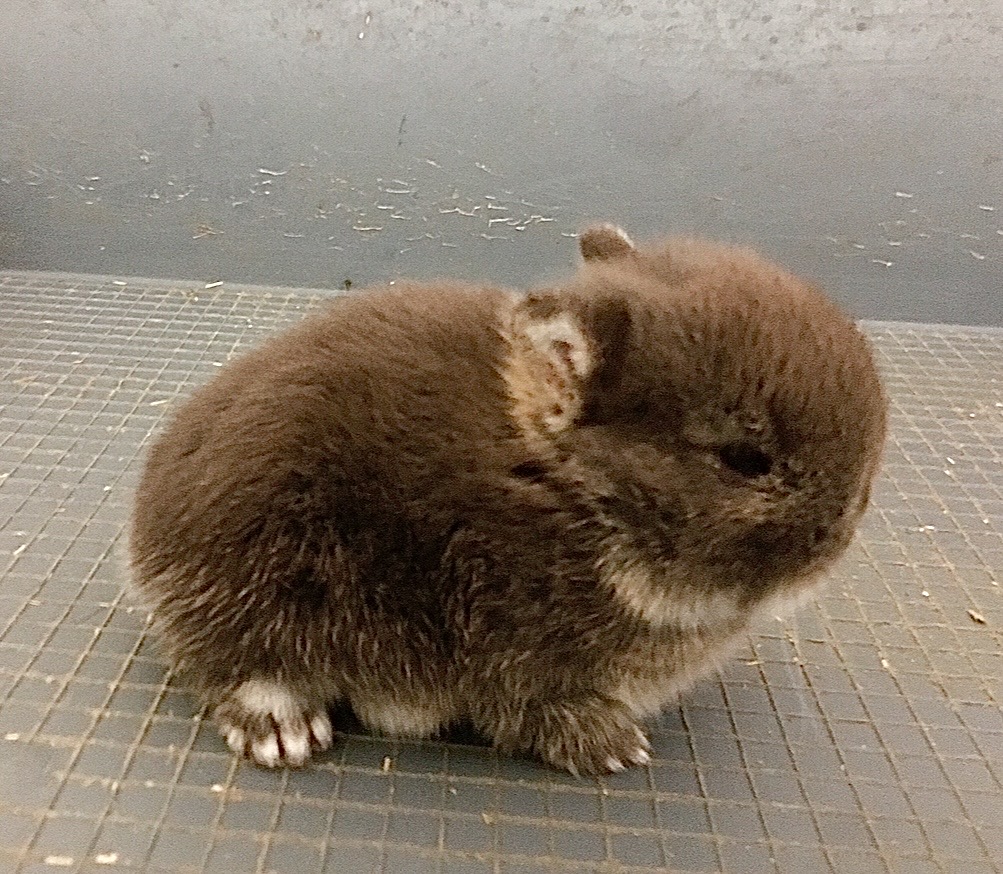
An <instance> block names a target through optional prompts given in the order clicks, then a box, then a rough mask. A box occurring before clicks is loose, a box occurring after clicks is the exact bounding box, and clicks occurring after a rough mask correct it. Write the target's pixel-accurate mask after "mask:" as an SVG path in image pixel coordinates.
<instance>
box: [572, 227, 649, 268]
mask: <svg viewBox="0 0 1003 874" xmlns="http://www.w3.org/2000/svg"><path fill="white" fill-rule="evenodd" d="M578 248H579V249H580V250H581V253H582V257H583V258H584V259H585V260H586V261H606V260H608V259H610V258H621V257H623V256H624V255H630V254H632V253H633V252H635V251H637V250H636V249H635V248H634V243H633V241H632V240H631V239H630V237H628V236H627V233H626V231H624V230H623V228H619V227H617V226H616V225H608V224H607V225H595V226H593V227H591V228H587V229H586V230H584V231H582V234H581V236H580V237H579V238H578Z"/></svg>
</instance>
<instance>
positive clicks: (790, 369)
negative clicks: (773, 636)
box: [131, 226, 885, 773]
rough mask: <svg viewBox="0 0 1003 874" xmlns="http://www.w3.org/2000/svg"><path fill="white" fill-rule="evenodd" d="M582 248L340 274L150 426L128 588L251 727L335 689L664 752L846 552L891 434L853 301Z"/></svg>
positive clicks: (382, 721) (550, 743)
mask: <svg viewBox="0 0 1003 874" xmlns="http://www.w3.org/2000/svg"><path fill="white" fill-rule="evenodd" d="M581 249H582V253H583V255H584V256H585V264H584V265H583V267H582V269H581V271H580V272H579V274H578V275H577V276H576V277H575V278H573V279H572V280H570V281H569V282H567V283H564V284H561V285H558V286H555V287H553V288H544V289H540V290H538V291H535V292H532V293H529V294H517V293H514V292H509V291H504V290H500V289H493V288H472V287H468V286H460V285H448V284H436V285H407V284H405V285H398V286H396V287H393V288H389V287H388V288H384V289H377V290H373V291H370V292H367V293H362V294H355V295H351V296H346V297H343V298H340V299H338V300H336V301H335V302H333V303H332V304H331V305H330V306H329V307H327V308H326V309H325V310H324V311H322V312H320V313H318V314H316V315H313V316H311V317H308V318H307V319H305V320H304V321H303V322H302V323H301V324H299V325H297V326H295V327H293V328H292V329H290V330H288V331H286V332H284V333H281V334H279V335H278V336H275V337H273V338H272V339H270V340H268V341H267V342H265V343H264V344H263V345H262V346H261V347H259V348H258V349H257V350H255V351H252V352H251V353H249V354H247V355H245V356H243V357H241V358H238V359H236V360H234V361H232V362H230V363H229V364H227V365H226V367H224V368H223V369H222V370H221V372H220V373H219V374H218V375H217V377H216V378H215V379H213V380H212V381H211V382H210V383H209V384H208V385H206V386H204V387H203V388H202V389H200V390H199V391H197V392H196V393H195V394H194V396H193V397H192V398H191V399H190V400H188V401H187V402H186V403H185V404H184V405H183V406H182V407H181V409H180V410H179V412H178V413H177V414H176V416H175V417H174V419H173V421H171V423H170V424H169V425H168V427H167V428H166V430H165V432H164V433H163V435H162V436H161V437H160V438H159V439H158V440H157V441H156V442H155V444H154V446H153V448H152V450H151V451H150V454H149V458H148V461H147V466H146V468H145V471H144V474H143V477H142V481H141V483H140V487H139V491H138V495H137V500H136V509H135V514H134V521H133V528H132V536H131V555H132V566H133V577H134V585H135V587H136V589H137V590H138V592H139V594H140V596H141V597H142V598H143V599H144V600H145V601H146V602H147V603H148V604H149V605H150V609H151V612H152V616H153V618H154V621H155V623H156V625H157V626H158V628H159V632H160V635H161V636H162V638H163V640H164V641H165V643H166V646H167V650H168V653H169V656H170V659H171V661H172V663H173V664H174V666H175V667H176V668H178V669H179V670H180V671H181V672H182V673H183V675H184V676H185V678H186V679H187V680H188V682H189V683H190V684H191V685H192V687H193V688H194V690H195V691H196V693H197V694H198V695H199V696H200V697H201V699H202V701H203V702H204V703H206V704H208V705H210V707H211V708H212V709H213V714H214V718H215V719H216V721H217V723H218V725H219V727H220V730H221V731H222V733H223V735H224V737H226V739H227V741H228V742H229V744H230V745H231V747H233V748H234V749H235V750H237V751H239V752H243V753H247V754H249V755H251V756H252V757H253V758H254V759H255V760H256V761H258V762H260V763H262V764H266V765H277V764H290V765H299V764H302V763H303V762H305V761H306V760H307V759H308V757H309V756H310V754H311V752H312V751H313V750H316V749H318V748H320V749H322V748H325V747H327V746H328V745H329V744H330V743H331V741H332V736H333V730H332V725H331V722H330V719H329V716H328V711H329V708H330V706H331V705H333V704H335V703H338V702H344V703H348V704H349V705H350V706H351V707H352V708H353V709H354V711H355V712H356V714H357V715H358V716H359V718H360V719H361V720H362V721H363V722H364V723H366V724H367V725H369V726H371V727H372V728H374V729H376V730H379V731H383V732H387V733H391V734H398V735H411V736H426V735H430V734H434V733H435V732H437V731H438V730H439V729H440V728H443V727H445V726H447V725H448V724H450V723H452V722H454V721H457V720H469V721H470V722H472V723H473V725H474V726H475V727H476V728H477V729H479V730H480V731H481V732H483V733H484V734H485V735H486V736H488V737H489V738H491V739H492V740H493V741H494V743H495V744H496V745H497V746H498V747H499V748H501V749H503V750H507V751H512V752H525V753H531V754H535V755H536V756H539V757H540V758H542V759H544V760H545V761H547V762H549V763H551V764H552V765H555V766H557V767H562V768H567V769H569V770H571V771H573V772H579V773H602V772H606V771H615V770H620V769H621V768H623V767H625V766H627V765H629V764H631V763H643V762H646V761H647V760H648V756H649V748H648V742H647V739H646V737H645V735H644V732H643V730H642V728H641V723H640V720H641V719H642V718H643V717H644V716H646V715H648V714H651V713H654V712H657V710H658V709H659V708H660V707H661V706H662V705H664V704H665V703H666V702H668V701H669V700H671V699H672V698H673V696H675V695H676V694H678V692H679V691H680V690H681V689H682V688H684V687H685V686H687V685H688V684H690V683H692V682H693V681H694V680H695V679H697V678H698V677H699V676H700V675H701V674H704V673H706V672H707V671H708V670H711V669H712V668H713V667H714V666H716V665H717V664H718V663H719V662H720V661H721V659H722V658H723V657H724V656H725V655H726V654H727V652H728V649H729V646H730V645H731V644H732V643H733V642H735V641H736V640H741V638H742V635H743V634H744V632H745V630H746V629H747V627H748V624H749V622H750V620H751V619H752V618H753V617H754V616H755V615H756V614H757V612H758V611H759V610H762V609H765V608H766V606H767V605H773V604H776V603H777V602H778V601H780V602H783V601H793V600H795V599H797V598H799V597H802V596H803V595H804V593H805V592H806V591H810V590H811V589H812V587H813V586H814V584H815V581H816V580H817V579H818V577H819V575H820V573H821V572H822V571H823V570H824V569H825V568H826V567H827V566H828V565H829V564H831V562H832V561H833V560H834V559H835V558H836V557H837V556H838V555H839V554H840V553H841V552H842V551H843V549H844V548H845V547H846V545H847V543H848V542H849V540H850V538H851V536H852V533H853V530H854V527H855V525H856V522H857V521H858V519H859V517H860V514H861V513H862V512H863V509H864V507H865V505H866V502H867V499H868V493H869V487H870V483H871V481H872V479H873V477H874V475H875V472H876V470H877V467H878V461H879V456H880V452H881V446H882V441H883V437H884V429H885V401H884V396H883V393H882V390H881V386H880V383H879V380H878V377H877V375H876V371H875V368H874V364H873V360H872V357H871V354H870V351H869V347H868V344H867V343H866V341H865V340H864V338H863V337H862V336H861V334H860V333H859V331H858V330H857V329H856V327H855V326H854V325H853V324H852V323H851V322H850V321H849V320H847V319H846V318H845V317H844V316H843V315H842V314H841V313H840V312H839V311H838V310H837V309H836V308H835V307H834V306H833V305H832V304H831V303H829V302H828V301H827V300H826V299H825V298H824V297H823V296H822V295H821V294H820V293H818V292H816V291H814V290H813V289H812V288H810V287H809V286H807V285H806V284H805V283H803V282H801V281H800V280H798V279H796V278H795V277H793V276H791V275H790V274H788V273H786V272H785V271H783V270H782V269H780V268H778V267H776V266H774V265H772V264H770V263H768V262H766V261H764V260H762V259H760V258H759V257H758V256H756V255H755V254H753V253H751V252H747V251H744V250H734V249H729V248H725V247H719V246H714V245H711V244H706V243H701V242H696V241H689V240H675V241H670V242H668V243H663V244H660V245H657V246H653V247H651V248H642V249H637V248H635V247H634V245H633V244H632V243H631V242H630V241H629V240H628V239H627V238H626V236H625V235H624V234H623V233H622V232H620V231H619V230H618V229H614V228H612V227H610V226H603V227H598V228H593V229H591V230H589V231H587V232H586V233H585V234H583V236H582V238H581Z"/></svg>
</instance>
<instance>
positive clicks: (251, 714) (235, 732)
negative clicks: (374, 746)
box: [213, 680, 334, 768]
mask: <svg viewBox="0 0 1003 874" xmlns="http://www.w3.org/2000/svg"><path fill="white" fill-rule="evenodd" d="M213 718H214V719H215V721H216V724H217V726H218V727H219V730H220V733H221V734H222V735H223V737H224V738H225V739H226V742H227V744H228V745H229V746H230V749H232V750H233V751H234V752H235V753H240V754H241V755H246V756H250V757H251V758H252V759H254V761H255V762H257V763H258V764H259V765H264V766H266V767H269V768H275V767H278V766H280V765H288V766H292V767H299V766H301V765H303V764H305V763H306V761H307V760H308V759H309V758H310V755H311V753H312V752H313V751H314V750H326V749H327V748H328V747H329V746H331V741H332V740H333V739H334V730H333V728H332V726H331V720H330V717H328V715H327V712H326V710H325V709H324V708H323V707H317V708H310V707H309V706H307V705H306V704H305V703H304V702H302V701H301V700H300V698H299V697H298V696H296V695H295V694H294V693H293V692H292V691H291V690H289V689H288V688H287V687H286V686H284V685H282V684H281V683H277V682H274V681H267V680H248V681H246V682H244V683H242V684H241V685H240V686H238V687H237V689H236V690H235V691H234V692H233V693H232V694H231V695H230V696H229V697H228V698H227V699H226V700H225V701H224V702H223V703H221V704H220V705H218V706H217V707H216V709H215V711H214V712H213Z"/></svg>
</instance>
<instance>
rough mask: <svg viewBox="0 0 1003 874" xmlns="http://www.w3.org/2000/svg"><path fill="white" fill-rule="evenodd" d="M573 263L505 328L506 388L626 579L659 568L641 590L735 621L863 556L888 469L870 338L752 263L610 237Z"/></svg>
mask: <svg viewBox="0 0 1003 874" xmlns="http://www.w3.org/2000/svg"><path fill="white" fill-rule="evenodd" d="M580 245H581V251H582V254H583V256H584V258H585V263H584V265H583V268H582V270H581V272H580V273H579V275H578V276H577V278H576V279H575V280H573V281H572V282H571V283H569V284H567V285H565V286H562V287H559V288H554V289H544V290H541V291H538V292H535V293H531V294H530V295H528V296H527V297H525V298H524V299H522V300H521V301H520V302H519V303H518V304H517V305H516V307H515V309H514V311H513V313H512V315H511V323H510V326H509V339H510V347H511V350H512V352H511V356H510V360H509V362H508V366H507V370H506V376H507V379H508V383H509V389H510V394H511V396H512V398H513V410H514V415H515V417H516V419H517V420H518V422H519V423H520V425H521V427H522V428H523V430H524V431H525V433H526V434H527V435H528V437H529V439H530V441H531V444H532V445H533V446H534V448H535V450H536V451H537V452H538V453H540V454H541V456H542V457H543V458H546V459H549V463H550V464H551V465H552V466H554V467H555V468H556V469H558V470H560V471H561V472H562V475H563V476H565V477H567V478H569V479H571V480H573V481H574V482H576V483H578V484H580V485H582V486H584V488H585V490H586V492H587V493H588V494H589V495H590V498H591V500H592V501H593V502H594V505H595V507H596V508H597V513H598V514H600V515H601V518H603V519H604V520H605V522H606V523H607V525H608V526H609V530H610V531H611V532H612V534H611V539H610V544H611V545H610V554H611V555H619V558H618V561H619V562H620V566H621V568H622V567H624V566H629V565H631V564H632V563H640V564H643V565H644V566H645V567H657V568H660V569H661V573H660V575H656V577H655V579H656V581H655V582H654V583H652V582H651V580H650V579H649V580H648V581H647V582H646V585H649V586H651V585H654V586H656V588H657V586H658V585H660V583H658V580H659V579H660V580H662V583H661V585H664V586H669V587H672V586H675V587H679V586H682V585H686V586H689V587H690V588H692V589H695V590H698V591H700V592H701V593H703V594H704V595H711V594H714V595H717V594H720V593H722V592H723V593H726V594H727V596H728V597H727V600H728V603H730V604H733V605H740V606H741V608H742V609H744V608H745V607H747V606H749V605H750V604H752V603H754V602H757V601H760V600H762V599H763V598H765V597H766V596H768V595H772V594H776V593H778V592H780V593H785V592H787V591H789V590H798V589H800V588H803V587H804V583H805V581H806V580H808V579H814V577H815V576H816V575H817V573H818V572H819V571H821V570H822V569H824V568H825V567H826V566H827V565H828V564H829V563H831V561H832V560H833V559H835V558H836V557H837V556H838V555H839V554H840V553H841V552H842V551H843V550H844V549H845V547H846V546H847V545H848V543H849V542H850V539H851V538H852V535H853V531H854V528H855V526H856V523H857V522H858V520H859V518H860V516H861V514H862V512H863V510H864V508H865V506H866V504H867V501H868V497H869V492H870V486H871V482H872V480H873V478H874V476H875V473H876V471H877V468H878V464H879V458H880V455H881V450H882V446H883V441H884V433H885V407H886V402H885V397H884V393H883V391H882V387H881V383H880V381H879V378H878V374H877V371H876V368H875V365H874V361H873V358H872V355H871V351H870V347H869V344H868V342H867V340H866V339H865V338H864V336H863V335H862V334H861V332H860V331H859V330H858V329H857V327H856V326H855V325H854V324H853V323H852V322H851V321H850V320H849V319H848V318H847V317H846V316H844V315H843V314H842V313H841V312H840V311H839V310H838V309H837V307H836V306H834V305H833V304H832V303H831V302H830V301H829V300H828V299H827V298H826V297H825V296H823V295H822V294H821V293H820V292H819V291H817V290H816V289H814V288H812V287H811V286H810V285H808V284H807V283H805V282H803V281H802V280H799V279H798V278H796V277H794V276H792V275H791V274H789V273H787V272H786V271H784V270H783V269H781V268H779V267H777V266H775V265H773V264H771V263H769V262H767V261H765V260H764V259H762V258H760V257H759V256H757V255H756V254H754V253H752V252H750V251H746V250H740V249H733V248H727V247H722V246H717V245H712V244H708V243H703V242H699V241H694V240H672V241H670V242H668V243H664V244H661V245H657V246H654V247H651V248H637V247H635V246H634V244H633V243H632V242H631V241H630V240H629V238H628V237H627V236H626V234H624V233H623V232H622V231H620V230H619V229H618V228H614V227H612V226H601V227H597V228H592V229H590V230H588V231H586V232H585V233H584V234H583V235H582V236H581V238H580ZM624 563H626V565H625V564H624ZM649 576H650V575H649ZM681 581H682V582H681Z"/></svg>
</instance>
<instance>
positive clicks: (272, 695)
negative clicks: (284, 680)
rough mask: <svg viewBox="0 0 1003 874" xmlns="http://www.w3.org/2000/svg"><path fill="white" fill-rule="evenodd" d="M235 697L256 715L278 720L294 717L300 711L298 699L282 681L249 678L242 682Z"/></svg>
mask: <svg viewBox="0 0 1003 874" xmlns="http://www.w3.org/2000/svg"><path fill="white" fill-rule="evenodd" d="M234 697H235V698H236V699H237V700H238V701H239V702H240V704H241V706H243V707H244V709H246V710H248V711H249V712H250V713H253V714H255V715H256V716H271V717H272V718H274V719H275V721H276V722H283V721H285V720H288V719H292V718H294V717H295V716H298V715H299V713H300V706H299V704H298V703H297V702H296V699H295V698H294V697H293V695H292V694H291V693H290V692H289V690H288V689H287V688H286V687H285V686H283V685H281V684H280V683H272V682H268V681H266V680H248V681H247V682H246V683H242V684H241V686H240V687H239V688H238V689H237V691H236V692H235V693H234Z"/></svg>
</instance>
